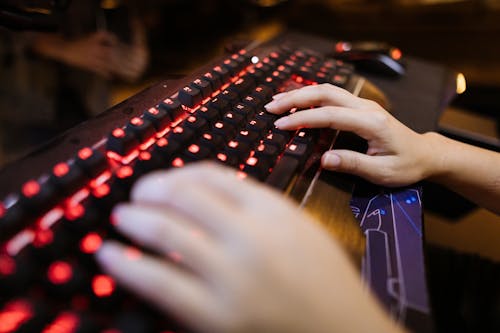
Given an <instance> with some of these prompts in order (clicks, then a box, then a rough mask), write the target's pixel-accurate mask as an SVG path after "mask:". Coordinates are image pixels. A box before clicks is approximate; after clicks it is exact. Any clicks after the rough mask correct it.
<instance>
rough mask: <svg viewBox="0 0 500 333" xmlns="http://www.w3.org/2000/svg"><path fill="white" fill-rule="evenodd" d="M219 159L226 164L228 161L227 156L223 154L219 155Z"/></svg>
mask: <svg viewBox="0 0 500 333" xmlns="http://www.w3.org/2000/svg"><path fill="white" fill-rule="evenodd" d="M217 158H218V159H219V160H221V161H222V162H226V161H227V156H226V154H223V153H218V154H217Z"/></svg>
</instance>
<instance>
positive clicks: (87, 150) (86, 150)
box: [78, 147, 93, 160]
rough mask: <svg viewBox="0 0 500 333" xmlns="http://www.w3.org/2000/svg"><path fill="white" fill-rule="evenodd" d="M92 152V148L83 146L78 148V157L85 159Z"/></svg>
mask: <svg viewBox="0 0 500 333" xmlns="http://www.w3.org/2000/svg"><path fill="white" fill-rule="evenodd" d="M92 153H93V152H92V149H90V148H89V147H85V148H82V149H80V151H79V152H78V157H80V158H81V159H82V160H86V159H87V158H89V157H90V156H92Z"/></svg>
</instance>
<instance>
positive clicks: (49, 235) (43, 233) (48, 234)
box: [33, 229, 54, 247]
mask: <svg viewBox="0 0 500 333" xmlns="http://www.w3.org/2000/svg"><path fill="white" fill-rule="evenodd" d="M53 240H54V233H53V232H52V230H50V229H47V230H37V231H36V233H35V238H34V239H33V245H34V246H35V247H43V246H45V245H47V244H50V243H52V241H53Z"/></svg>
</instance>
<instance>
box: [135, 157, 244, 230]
mask: <svg viewBox="0 0 500 333" xmlns="http://www.w3.org/2000/svg"><path fill="white" fill-rule="evenodd" d="M197 170H198V168H190V167H189V166H187V167H184V168H182V169H177V170H171V171H169V172H155V173H151V174H149V175H147V176H145V177H143V178H141V179H139V180H138V182H137V184H136V185H135V186H134V188H133V189H132V194H131V198H132V202H134V203H136V204H144V205H158V206H162V207H164V206H167V207H169V209H173V210H175V211H176V212H177V213H178V214H180V215H182V216H184V217H185V218H186V219H188V220H190V221H192V223H195V224H197V225H199V226H202V227H203V228H205V229H207V230H209V232H212V233H215V234H217V235H221V234H227V233H230V231H231V230H233V229H234V228H235V224H234V222H233V221H235V220H237V219H238V217H239V215H238V214H239V213H240V211H239V209H240V207H239V206H240V205H239V204H238V203H237V202H235V201H234V200H233V198H232V197H231V196H230V195H225V194H224V193H223V192H222V191H220V190H215V189H213V188H212V187H210V186H208V185H207V183H209V181H207V180H205V179H203V178H200V175H197V172H196V171H197ZM204 174H206V173H204ZM230 175H231V176H232V173H230ZM209 176H210V177H214V174H211V173H210V175H209ZM224 181H226V182H227V180H224ZM232 184H234V183H232ZM233 189H234V188H233Z"/></svg>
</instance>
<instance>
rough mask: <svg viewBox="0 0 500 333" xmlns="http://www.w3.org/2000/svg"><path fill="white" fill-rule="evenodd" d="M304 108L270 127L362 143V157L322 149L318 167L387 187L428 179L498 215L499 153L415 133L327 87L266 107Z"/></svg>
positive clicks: (279, 97)
mask: <svg viewBox="0 0 500 333" xmlns="http://www.w3.org/2000/svg"><path fill="white" fill-rule="evenodd" d="M310 106H317V107H315V108H313V109H309V110H304V111H301V112H295V113H293V114H290V115H289V116H286V117H281V118H280V119H279V120H277V121H276V122H275V125H276V127H278V128H279V129H282V130H291V129H295V128H301V127H313V128H316V127H319V128H322V127H331V128H335V129H338V130H341V131H350V132H354V133H356V134H357V135H359V136H361V137H362V138H364V139H366V140H367V142H368V150H367V152H366V154H362V153H358V152H354V151H349V150H333V151H327V152H326V153H324V155H323V158H322V166H323V167H324V168H326V169H329V170H335V171H341V172H347V173H352V174H356V175H358V176H361V177H363V178H366V179H367V180H369V181H371V182H373V183H376V184H380V185H385V186H391V187H395V186H404V185H409V184H412V183H415V182H418V181H420V180H423V179H429V180H431V181H435V182H437V183H441V184H443V185H445V186H447V187H449V188H450V189H451V190H454V191H456V192H458V193H460V194H462V195H464V196H465V197H467V198H469V199H470V200H472V201H474V202H476V203H477V204H479V205H480V206H484V207H485V208H488V209H490V210H491V211H493V212H496V213H497V214H498V213H500V205H499V204H498V203H499V202H500V169H499V168H498V165H500V154H498V153H495V152H493V151H489V150H485V149H480V148H477V147H474V146H471V145H467V144H463V143H460V142H457V141H454V140H451V139H448V138H445V137H444V136H442V135H439V134H437V133H434V132H428V133H424V134H419V133H416V132H414V131H412V130H411V129H409V128H408V127H406V126H405V125H403V124H402V123H401V122H399V121H398V120H397V119H396V118H394V117H393V116H392V115H391V114H390V113H389V112H387V111H386V110H384V109H383V108H382V107H381V106H380V105H378V104H377V103H375V102H373V101H371V100H367V99H363V98H359V97H356V96H354V95H352V94H351V93H349V92H348V91H346V90H344V89H341V88H338V87H335V86H332V85H328V84H322V85H315V86H307V87H303V88H300V89H297V90H294V91H289V92H285V93H281V94H278V95H275V96H274V100H273V101H271V102H270V103H268V104H267V105H266V109H267V110H268V111H269V112H270V113H275V114H282V113H285V112H286V111H288V110H290V109H291V108H294V107H297V108H306V107H310Z"/></svg>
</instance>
